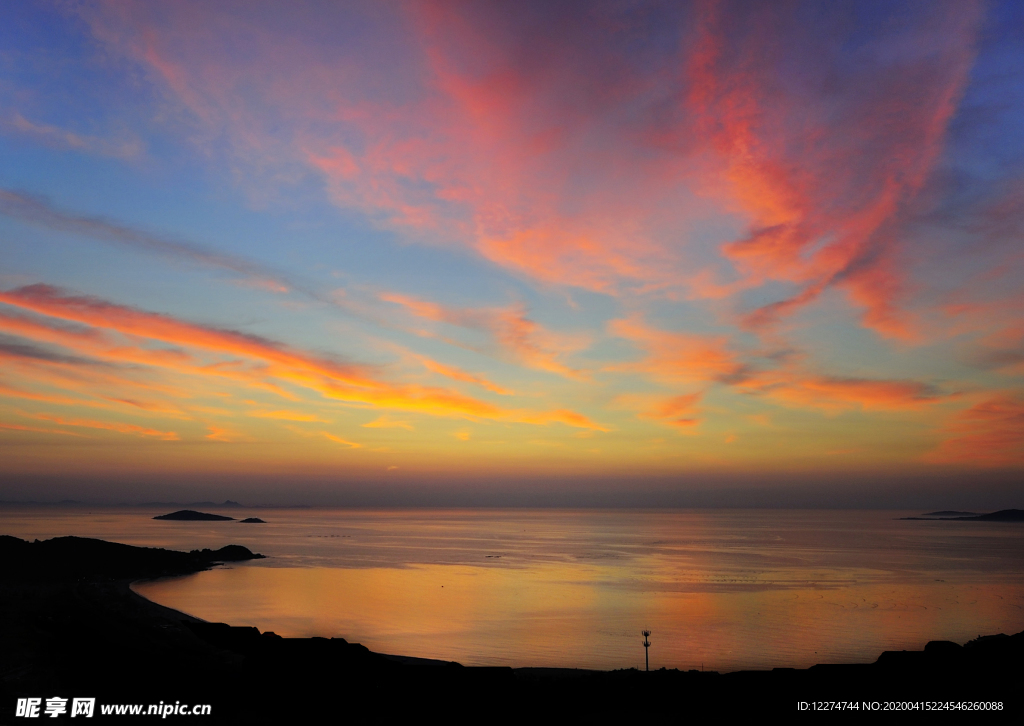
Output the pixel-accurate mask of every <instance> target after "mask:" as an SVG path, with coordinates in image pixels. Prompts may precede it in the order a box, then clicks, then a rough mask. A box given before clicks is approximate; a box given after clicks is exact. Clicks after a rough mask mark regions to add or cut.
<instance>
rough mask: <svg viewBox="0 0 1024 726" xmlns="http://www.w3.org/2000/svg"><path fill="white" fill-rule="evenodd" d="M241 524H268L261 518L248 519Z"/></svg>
mask: <svg viewBox="0 0 1024 726" xmlns="http://www.w3.org/2000/svg"><path fill="white" fill-rule="evenodd" d="M239 524H266V522H264V521H263V520H262V519H260V518H259V517H246V518H245V519H243V520H242V521H241V522H239Z"/></svg>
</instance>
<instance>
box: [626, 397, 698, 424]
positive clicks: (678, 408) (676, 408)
mask: <svg viewBox="0 0 1024 726" xmlns="http://www.w3.org/2000/svg"><path fill="white" fill-rule="evenodd" d="M701 396H702V394H701V393H688V394H684V395H681V396H673V397H672V398H668V399H665V400H663V401H661V402H660V403H659V404H658V405H656V406H655V407H654V408H652V409H649V410H647V411H644V412H643V413H641V414H639V416H640V418H648V419H655V420H658V421H661V422H662V423H665V424H668V425H670V426H675V427H677V428H680V429H684V430H686V429H692V428H693V427H695V426H697V425H698V424H699V423H700V419H699V418H697V417H696V414H697V403H698V402H699V401H700V399H701Z"/></svg>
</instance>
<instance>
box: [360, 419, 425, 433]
mask: <svg viewBox="0 0 1024 726" xmlns="http://www.w3.org/2000/svg"><path fill="white" fill-rule="evenodd" d="M363 428H366V429H405V430H406V431H412V430H413V425H412V424H411V423H409V422H408V421H395V420H392V419H391V418H389V417H388V416H380V417H379V418H376V419H374V420H373V421H370V422H369V423H364V424H363Z"/></svg>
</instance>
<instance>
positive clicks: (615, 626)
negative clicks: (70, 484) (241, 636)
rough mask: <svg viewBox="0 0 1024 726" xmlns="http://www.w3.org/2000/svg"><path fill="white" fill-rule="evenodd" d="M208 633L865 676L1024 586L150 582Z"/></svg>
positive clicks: (410, 577)
mask: <svg viewBox="0 0 1024 726" xmlns="http://www.w3.org/2000/svg"><path fill="white" fill-rule="evenodd" d="M136 590H137V591H138V592H140V593H141V594H142V595H144V596H145V597H147V598H150V599H152V600H154V601H156V602H159V603H162V604H164V605H167V606H169V607H173V608H176V609H179V610H182V611H185V612H188V613H191V614H193V615H196V616H198V617H201V618H203V619H205V620H210V621H223V622H230V623H232V624H235V625H253V626H256V627H258V628H260V629H261V630H273V631H274V632H277V633H278V634H280V635H284V636H312V635H320V636H339V637H345V638H346V639H348V640H350V641H355V642H361V643H363V644H364V645H366V646H368V647H369V648H370V649H371V650H375V651H379V652H386V653H400V654H402V655H412V656H418V657H423V658H440V659H444V660H456V661H459V662H461V663H463V664H466V665H512V666H560V667H579V668H623V667H631V666H636V665H642V662H643V649H642V647H641V646H640V645H639V644H640V637H639V631H640V629H641V627H644V626H648V627H651V628H652V629H654V631H655V634H654V636H652V637H653V642H654V645H653V646H652V648H651V665H652V667H661V666H663V665H664V666H667V667H673V668H683V669H689V668H700V667H702V665H703V667H705V668H707V669H717V670H725V671H729V670H738V669H744V668H772V667H785V666H788V667H807V666H809V665H813V664H815V663H822V662H870V661H873V660H874V659H875V658H876V657H877V656H878V654H879V653H880V652H881V651H882V650H886V649H903V648H913V649H920V648H921V647H922V646H923V645H924V643H925V642H927V641H928V640H934V639H952V640H957V641H960V642H963V641H966V640H968V639H970V638H973V637H975V636H976V635H978V634H980V633H985V634H988V633H994V632H999V631H1001V630H1003V629H1005V628H1006V625H1007V623H1010V622H1016V623H1017V624H1018V626H1017V627H1018V628H1019V626H1020V623H1021V616H1020V613H1021V606H1022V604H1024V587H1022V586H1020V585H1014V586H1011V587H1007V586H1006V585H951V584H944V583H934V584H929V585H914V586H893V585H891V584H886V585H854V586H847V587H843V588H841V589H835V590H831V589H830V590H815V589H791V590H748V591H720V592H686V591H672V590H660V591H642V590H632V589H629V588H626V587H622V586H619V585H618V584H616V582H615V579H614V574H611V575H610V573H608V572H606V571H604V568H595V567H588V566H583V567H580V566H569V565H544V566H541V567H538V568H534V569H531V570H529V571H527V570H520V569H511V568H505V569H501V568H485V567H468V566H462V565H417V566H414V567H408V568H401V569H398V568H366V569H335V568H295V569H285V568H267V567H249V566H243V567H237V568H233V569H220V570H212V571H209V572H203V573H200V574H198V575H195V576H192V577H188V578H179V579H175V580H167V581H158V582H151V583H140V584H138V585H136Z"/></svg>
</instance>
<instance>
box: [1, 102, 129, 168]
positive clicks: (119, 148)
mask: <svg viewBox="0 0 1024 726" xmlns="http://www.w3.org/2000/svg"><path fill="white" fill-rule="evenodd" d="M6 126H7V127H8V128H10V129H13V130H14V131H16V132H18V133H21V134H24V135H26V136H30V137H32V138H34V139H36V140H37V141H40V142H42V143H44V144H47V145H49V146H56V147H58V148H63V149H72V150H74V151H82V152H85V153H88V154H97V155H99V156H112V157H115V158H118V159H125V160H130V159H134V158H137V157H138V156H139V155H141V154H142V153H143V151H144V147H143V145H142V142H141V141H139V139H137V138H125V139H119V140H110V139H104V138H100V137H98V136H89V135H87V134H80V133H76V132H74V131H69V130H68V129H64V128H61V127H59V126H54V125H53V124H45V123H38V122H34V121H29V120H28V119H27V118H25V117H24V116H22V115H21V114H20V113H15V114H14V115H12V116H11V117H10V118H9V120H8V121H7V123H6Z"/></svg>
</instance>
